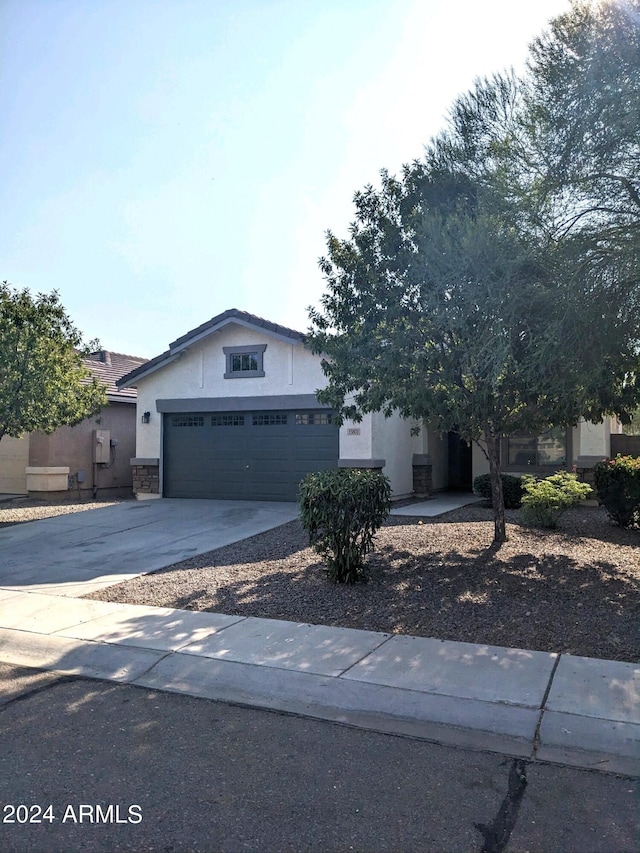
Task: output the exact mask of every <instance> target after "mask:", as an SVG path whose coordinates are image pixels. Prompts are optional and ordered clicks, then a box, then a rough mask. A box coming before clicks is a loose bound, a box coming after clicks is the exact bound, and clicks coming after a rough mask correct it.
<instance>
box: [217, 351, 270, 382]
mask: <svg viewBox="0 0 640 853" xmlns="http://www.w3.org/2000/svg"><path fill="white" fill-rule="evenodd" d="M266 348H267V345H266V344H257V345H255V346H247V347H222V351H223V353H224V356H225V373H224V378H225V379H241V378H243V377H245V378H246V377H249V376H257V377H261V376H264V351H265V350H266Z"/></svg>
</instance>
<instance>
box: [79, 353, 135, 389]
mask: <svg viewBox="0 0 640 853" xmlns="http://www.w3.org/2000/svg"><path fill="white" fill-rule="evenodd" d="M146 361H147V359H146V358H138V357H137V356H135V355H123V354H122V353H120V352H111V350H99V351H98V352H92V353H91V354H90V355H89V356H87V357H86V358H83V362H84V365H85V367H87V368H88V369H89V370H90V371H91V373H92V375H93V376H95V378H96V379H97V380H98V381H100V382H102V384H103V385H106V386H107V399H109V400H135V399H136V397H137V391H136V389H135V388H119V387H118V385H117V384H116V383H117V381H118V380H119V379H120V378H121V377H122V376H124V375H125V374H127V373H131V371H132V370H136V369H137V368H139V367H141V366H142V365H144V364H145V362H146Z"/></svg>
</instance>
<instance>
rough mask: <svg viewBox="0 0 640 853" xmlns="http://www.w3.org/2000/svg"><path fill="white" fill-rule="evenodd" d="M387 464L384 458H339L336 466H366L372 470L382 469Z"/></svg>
mask: <svg viewBox="0 0 640 853" xmlns="http://www.w3.org/2000/svg"><path fill="white" fill-rule="evenodd" d="M386 464H387V460H386V459H339V460H338V468H362V469H364V468H366V469H367V470H372V471H382V469H383V468H384V466H385V465H386Z"/></svg>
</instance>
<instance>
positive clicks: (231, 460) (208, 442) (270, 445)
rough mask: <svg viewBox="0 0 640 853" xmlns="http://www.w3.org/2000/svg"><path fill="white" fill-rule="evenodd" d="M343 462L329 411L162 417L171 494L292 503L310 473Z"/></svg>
mask: <svg viewBox="0 0 640 853" xmlns="http://www.w3.org/2000/svg"><path fill="white" fill-rule="evenodd" d="M337 465H338V427H337V426H336V425H335V424H334V423H332V419H331V414H330V413H328V412H327V411H326V410H325V411H314V410H295V411H293V410H284V411H264V412H263V411H257V412H220V413H216V412H189V413H188V414H165V415H164V458H163V471H164V495H165V497H168V498H217V499H223V500H225V499H226V500H276V501H277V500H280V501H294V500H296V496H297V491H298V484H299V482H300V480H301V479H302V478H303V477H304V476H305V474H308V473H309V472H311V471H320V470H323V469H326V468H336V467H337Z"/></svg>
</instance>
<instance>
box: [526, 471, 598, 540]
mask: <svg viewBox="0 0 640 853" xmlns="http://www.w3.org/2000/svg"><path fill="white" fill-rule="evenodd" d="M522 488H523V489H524V491H525V494H524V495H523V498H522V517H523V520H524V522H525V524H530V525H531V526H532V527H547V528H551V529H553V528H555V527H556V526H557V524H558V519H559V518H560V516H561V515H562V514H563V512H565V511H566V510H568V509H569V508H570V507H572V506H575V505H576V504H579V503H580V501H583V500H584V499H585V498H586V497H588V496H589V495H590V494H591V491H592V489H591V486H589V485H588V484H587V483H580V482H579V481H578V478H577V477H576V475H575V474H569V473H568V472H567V471H558V473H557V474H552V475H551V476H550V477H545V478H544V480H539V479H538V478H537V477H532V476H531V475H530V474H523V476H522Z"/></svg>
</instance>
